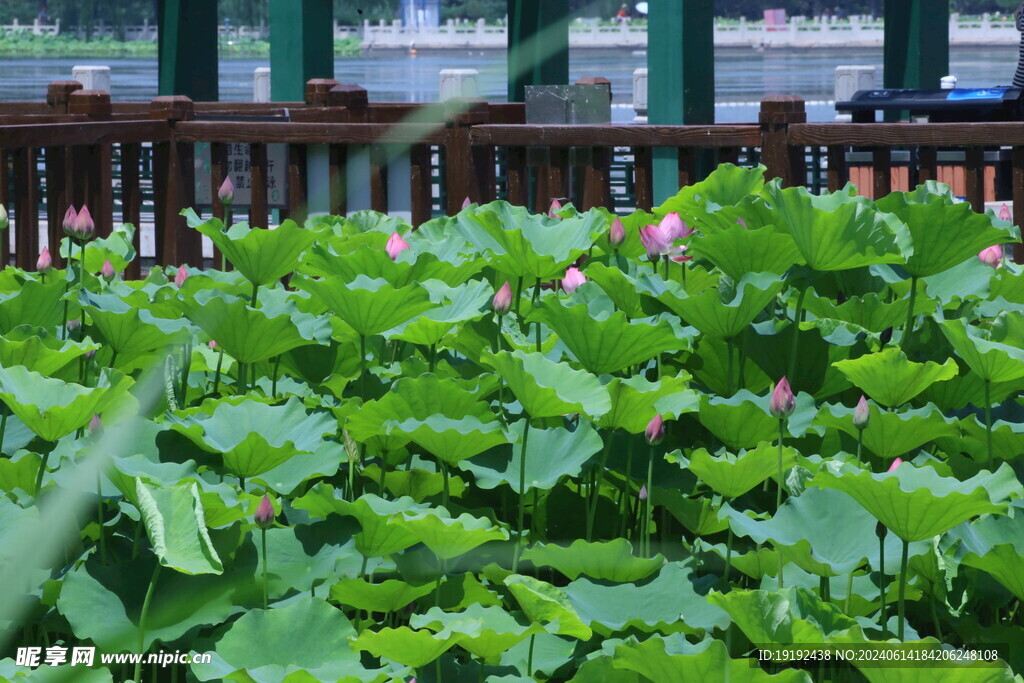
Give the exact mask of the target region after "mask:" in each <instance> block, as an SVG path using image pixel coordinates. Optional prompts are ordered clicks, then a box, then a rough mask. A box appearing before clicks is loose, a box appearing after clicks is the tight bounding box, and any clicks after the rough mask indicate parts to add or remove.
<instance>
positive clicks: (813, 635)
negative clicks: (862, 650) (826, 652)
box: [708, 587, 863, 645]
mask: <svg viewBox="0 0 1024 683" xmlns="http://www.w3.org/2000/svg"><path fill="white" fill-rule="evenodd" d="M708 602H710V603H711V604H713V605H718V606H719V607H721V608H722V609H724V610H725V611H726V612H728V613H729V616H730V617H732V620H733V622H734V623H735V624H736V625H737V626H738V627H739V628H740V630H742V631H743V635H745V636H746V637H747V638H749V639H750V642H752V643H777V644H785V645H792V644H793V643H827V642H830V641H831V640H832V639H833V638H835V637H838V636H842V635H846V634H847V633H850V632H851V631H852V632H853V633H855V634H858V635H860V626H858V625H857V622H856V621H855V620H853V619H851V618H850V617H848V616H846V615H845V614H843V613H842V611H841V610H840V609H839V608H838V607H836V606H835V605H833V604H831V603H823V602H822V601H821V599H820V598H819V597H818V596H817V595H816V594H815V593H814V592H813V591H810V590H807V589H806V588H793V587H790V588H785V589H783V590H779V591H776V592H769V591H763V590H733V591H732V592H730V593H726V594H723V593H717V592H714V593H711V594H709V595H708ZM861 637H863V636H861Z"/></svg>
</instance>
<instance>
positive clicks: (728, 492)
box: [666, 442, 797, 498]
mask: <svg viewBox="0 0 1024 683" xmlns="http://www.w3.org/2000/svg"><path fill="white" fill-rule="evenodd" d="M778 458H779V449H778V447H777V446H776V445H775V444H773V443H769V442H762V443H761V445H759V446H758V447H757V448H753V449H751V450H749V451H747V450H741V451H740V452H739V453H722V454H721V455H711V454H710V453H708V451H707V449H704V448H699V449H697V450H695V451H693V452H692V453H691V454H690V458H689V459H687V458H684V457H683V456H681V455H678V451H677V452H676V454H669V455H668V456H666V459H668V460H669V461H671V462H678V463H679V466H680V467H684V468H686V469H688V470H690V471H691V472H693V473H694V474H695V475H697V478H698V479H700V480H701V481H702V482H704V483H705V484H707V485H708V486H710V487H711V488H712V489H713V490H714V491H715V492H716V493H720V494H722V495H723V496H725V497H726V498H736V497H738V496H742V495H743V494H744V493H746V492H747V491H749V490H750V489H752V488H754V487H755V486H757V485H758V484H760V483H761V482H762V481H764V480H765V479H767V478H769V477H774V476H776V472H777V471H778ZM796 461H797V451H796V449H794V448H792V447H789V446H786V447H785V448H784V449H783V456H782V466H783V467H784V468H785V469H786V470H787V471H788V470H789V469H790V468H791V467H793V465H795V464H796Z"/></svg>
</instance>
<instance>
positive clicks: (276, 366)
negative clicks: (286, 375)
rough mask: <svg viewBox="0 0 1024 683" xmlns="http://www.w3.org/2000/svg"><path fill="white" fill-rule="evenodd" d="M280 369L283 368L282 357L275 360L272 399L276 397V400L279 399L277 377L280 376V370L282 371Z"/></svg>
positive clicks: (271, 389)
mask: <svg viewBox="0 0 1024 683" xmlns="http://www.w3.org/2000/svg"><path fill="white" fill-rule="evenodd" d="M280 367H281V356H277V357H276V358H274V371H273V373H274V374H273V379H272V380H271V382H270V395H271V396H272V397H274V398H275V399H276V398H277V375H278V370H279V369H280Z"/></svg>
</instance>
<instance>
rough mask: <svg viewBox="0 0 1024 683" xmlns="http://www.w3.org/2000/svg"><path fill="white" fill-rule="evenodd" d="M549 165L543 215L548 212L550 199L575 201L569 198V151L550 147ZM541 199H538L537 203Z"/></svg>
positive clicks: (563, 148)
mask: <svg viewBox="0 0 1024 683" xmlns="http://www.w3.org/2000/svg"><path fill="white" fill-rule="evenodd" d="M550 155H551V157H550V159H551V161H550V165H549V166H548V169H547V173H548V179H547V196H546V197H545V198H544V201H543V204H544V206H543V207H542V209H538V211H541V210H542V211H543V213H547V212H548V208H549V207H550V206H551V200H552V199H561V198H566V197H567V198H568V199H570V200H575V197H570V196H569V149H568V148H566V147H552V148H551V149H550ZM540 201H541V198H540V197H538V202H540Z"/></svg>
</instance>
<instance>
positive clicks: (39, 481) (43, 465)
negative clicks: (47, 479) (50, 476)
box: [36, 451, 50, 499]
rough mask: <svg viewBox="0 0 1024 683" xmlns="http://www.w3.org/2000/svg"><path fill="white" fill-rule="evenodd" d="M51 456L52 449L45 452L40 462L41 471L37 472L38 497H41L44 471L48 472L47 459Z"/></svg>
mask: <svg viewBox="0 0 1024 683" xmlns="http://www.w3.org/2000/svg"><path fill="white" fill-rule="evenodd" d="M49 458H50V451H47V452H46V453H44V454H43V459H42V461H41V462H40V463H39V472H37V473H36V499H38V498H39V490H40V489H41V488H42V486H43V473H44V472H46V461H47V460H49Z"/></svg>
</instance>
